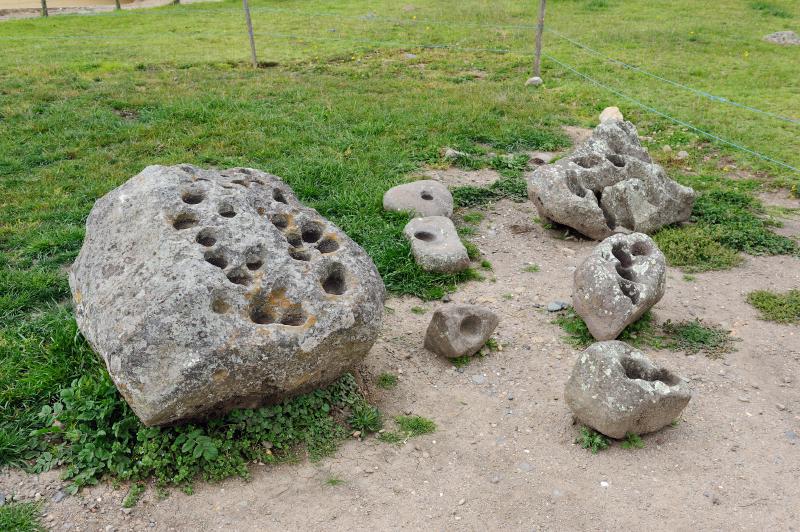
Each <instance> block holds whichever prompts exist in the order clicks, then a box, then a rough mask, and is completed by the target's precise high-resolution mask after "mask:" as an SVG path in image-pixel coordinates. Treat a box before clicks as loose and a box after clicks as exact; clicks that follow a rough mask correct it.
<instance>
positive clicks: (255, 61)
mask: <svg viewBox="0 0 800 532" xmlns="http://www.w3.org/2000/svg"><path fill="white" fill-rule="evenodd" d="M242 5H243V6H244V18H245V20H246V21H247V33H248V34H249V35H250V54H251V55H252V60H253V68H258V59H257V58H256V40H255V38H254V37H253V21H252V20H250V6H249V5H248V3H247V0H242Z"/></svg>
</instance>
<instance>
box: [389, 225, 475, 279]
mask: <svg viewBox="0 0 800 532" xmlns="http://www.w3.org/2000/svg"><path fill="white" fill-rule="evenodd" d="M403 234H404V235H405V237H406V238H407V239H408V240H409V241H410V242H411V252H412V253H413V254H414V259H415V260H416V262H417V264H419V266H420V267H421V268H422V269H423V270H426V271H430V272H442V273H455V272H460V271H462V270H465V269H467V268H468V267H469V255H468V254H467V249H466V248H465V247H464V244H462V243H461V239H460V238H459V236H458V232H457V231H456V227H455V226H454V225H453V222H452V221H451V220H450V218H445V217H444V216H427V217H425V218H414V219H413V220H411V221H410V222H408V224H406V226H405V228H404V229H403Z"/></svg>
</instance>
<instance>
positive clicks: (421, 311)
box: [411, 306, 427, 315]
mask: <svg viewBox="0 0 800 532" xmlns="http://www.w3.org/2000/svg"><path fill="white" fill-rule="evenodd" d="M411 312H413V313H414V314H419V315H422V314H425V312H427V311H426V310H425V308H424V307H419V306H414V307H411Z"/></svg>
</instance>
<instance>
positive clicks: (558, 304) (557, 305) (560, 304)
mask: <svg viewBox="0 0 800 532" xmlns="http://www.w3.org/2000/svg"><path fill="white" fill-rule="evenodd" d="M566 308H569V303H565V302H564V301H553V302H551V303H548V304H547V312H558V311H560V310H564V309H566Z"/></svg>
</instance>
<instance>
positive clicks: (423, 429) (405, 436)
mask: <svg viewBox="0 0 800 532" xmlns="http://www.w3.org/2000/svg"><path fill="white" fill-rule="evenodd" d="M394 422H395V424H396V425H397V429H398V430H397V431H385V432H382V433H381V434H379V435H378V438H379V439H380V440H381V441H383V442H386V443H394V444H401V443H405V442H406V441H408V440H409V439H410V438H415V437H417V436H422V435H423V434H431V433H433V432H435V431H436V423H434V422H433V421H431V420H430V419H426V418H424V417H422V416H397V417H395V418H394Z"/></svg>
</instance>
